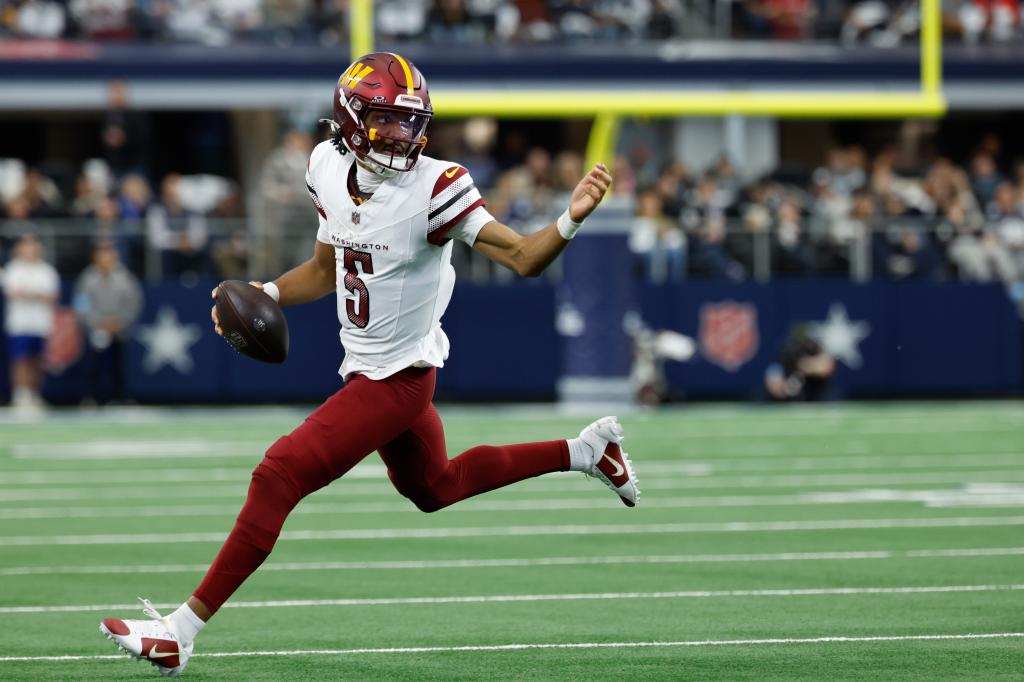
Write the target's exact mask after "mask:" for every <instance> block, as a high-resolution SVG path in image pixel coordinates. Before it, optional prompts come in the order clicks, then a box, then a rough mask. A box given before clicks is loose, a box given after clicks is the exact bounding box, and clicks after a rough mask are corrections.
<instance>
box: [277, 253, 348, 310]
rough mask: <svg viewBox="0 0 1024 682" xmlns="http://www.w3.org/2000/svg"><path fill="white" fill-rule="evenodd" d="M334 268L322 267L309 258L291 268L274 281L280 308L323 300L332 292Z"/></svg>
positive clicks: (334, 284)
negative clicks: (279, 297) (278, 292)
mask: <svg viewBox="0 0 1024 682" xmlns="http://www.w3.org/2000/svg"><path fill="white" fill-rule="evenodd" d="M335 277H336V275H335V272H334V268H333V267H332V268H330V269H327V268H325V267H322V266H321V265H320V264H319V263H318V262H317V261H316V260H315V259H313V258H311V259H309V260H307V261H306V262H305V263H303V264H301V265H299V266H298V267H295V268H292V269H291V270H289V271H288V272H286V273H284V274H283V275H281V276H280V277H278V278H277V279H275V280H274V284H276V285H277V288H278V291H280V292H281V299H280V301H278V303H280V304H281V305H282V306H285V305H297V304H300V303H309V302H310V301H315V300H317V299H318V298H323V297H324V296H326V295H327V294H329V293H331V292H332V291H334V289H335V286H336V279H335Z"/></svg>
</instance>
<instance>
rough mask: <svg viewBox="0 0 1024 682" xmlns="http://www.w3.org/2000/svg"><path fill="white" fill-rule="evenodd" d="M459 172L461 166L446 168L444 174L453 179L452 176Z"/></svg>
mask: <svg viewBox="0 0 1024 682" xmlns="http://www.w3.org/2000/svg"><path fill="white" fill-rule="evenodd" d="M458 172H459V167H458V166H456V167H455V168H452V169H451V170H446V171H445V172H444V176H445V177H446V178H448V179H449V180H451V179H452V178H454V177H455V174H456V173H458Z"/></svg>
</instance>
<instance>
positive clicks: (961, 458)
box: [0, 451, 1024, 487]
mask: <svg viewBox="0 0 1024 682" xmlns="http://www.w3.org/2000/svg"><path fill="white" fill-rule="evenodd" d="M254 461H255V458H254ZM642 466H643V471H644V474H645V475H648V476H649V475H651V474H677V475H683V476H709V475H711V474H722V473H730V472H743V473H757V472H770V473H782V472H790V473H796V472H800V473H803V472H808V471H815V470H824V471H826V472H828V471H836V470H838V471H848V472H855V471H865V470H880V471H884V472H888V473H892V472H893V471H894V470H899V469H925V470H938V469H965V470H972V469H984V468H994V467H1007V466H1009V467H1014V466H1019V467H1021V468H1024V451H1015V452H1002V453H966V452H961V453H947V454H941V455H933V454H903V455H895V454H894V455H871V456H839V455H833V456H819V457H805V456H798V457H792V458H784V457H779V458H778V459H777V460H776V461H766V460H765V458H764V457H759V456H721V457H717V456H715V457H708V458H707V459H703V460H693V459H687V460H682V459H680V460H675V461H666V460H663V459H661V460H655V461H644V462H643V464H642ZM251 472H252V467H236V468H226V467H217V468H210V469H191V468H184V467H175V468H162V469H153V468H145V469H140V468H133V469H115V470H105V471H97V470H96V469H95V467H89V468H85V469H71V470H68V469H64V470H58V471H54V470H46V469H42V470H25V471H5V472H0V487H2V486H23V485H60V484H83V483H100V484H107V485H110V484H117V483H126V484H133V485H134V484H137V483H138V481H139V479H140V477H143V476H144V477H145V479H146V481H148V482H152V483H160V484H177V483H193V482H211V481H233V482H241V481H246V480H248V479H249V475H250V473H251ZM386 474H387V469H386V467H384V466H383V465H382V464H377V463H373V462H368V463H362V464H359V465H358V466H356V467H355V468H354V469H352V470H350V471H349V472H348V473H346V474H345V478H349V479H351V478H383V477H384V476H386Z"/></svg>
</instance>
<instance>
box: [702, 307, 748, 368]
mask: <svg viewBox="0 0 1024 682" xmlns="http://www.w3.org/2000/svg"><path fill="white" fill-rule="evenodd" d="M757 346H758V336H757V308H755V307H754V306H753V305H752V304H750V303H736V302H735V301H722V302H721V303H708V304H706V305H704V306H701V309H700V352H701V355H703V356H704V357H705V358H706V359H707V361H708V362H713V363H714V364H716V365H718V366H719V367H722V368H723V369H726V370H728V371H730V372H735V371H736V370H738V369H739V368H740V367H742V366H743V365H744V364H746V363H747V362H748V361H749V360H750V359H751V358H752V357H754V355H756V354H757Z"/></svg>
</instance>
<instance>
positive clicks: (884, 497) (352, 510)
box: [0, 485, 1024, 521]
mask: <svg viewBox="0 0 1024 682" xmlns="http://www.w3.org/2000/svg"><path fill="white" fill-rule="evenodd" d="M990 488H991V489H990ZM392 497H393V498H394V501H393V502H348V503H338V504H331V503H317V502H309V503H304V504H300V505H299V506H298V507H296V509H295V511H294V512H292V513H293V514H299V515H320V514H325V515H338V514H419V513H421V512H420V511H419V509H417V508H416V507H415V506H413V504H412V503H411V502H409V501H407V500H404V499H399V498H398V496H397V495H392ZM887 503H912V504H924V505H926V506H929V507H943V508H949V507H961V508H963V507H974V508H990V507H1024V486H1020V485H1016V486H1012V485H1006V486H1002V487H1000V488H995V487H991V486H980V485H973V486H972V485H968V486H966V487H962V488H952V489H948V490H899V489H872V490H848V491H819V492H807V493H800V494H797V495H710V496H696V497H695V496H686V497H669V496H663V497H646V498H645V499H644V501H643V507H644V509H719V508H744V507H791V506H792V507H796V506H836V505H857V504H887ZM240 507H241V500H238V501H237V502H235V503H232V504H221V505H209V504H200V505H191V504H173V505H164V506H135V505H132V506H131V507H116V506H111V507H21V506H18V507H9V508H5V507H0V521H11V520H26V519H85V518H109V517H111V516H112V515H116V514H118V513H119V512H126V511H127V512H130V514H131V516H132V517H133V518H153V517H197V516H208V517H221V516H235V515H237V514H238V510H239V509H240ZM590 509H606V510H614V509H616V507H615V506H613V505H611V504H610V503H609V500H608V498H607V497H606V496H604V495H598V496H592V495H588V496H587V497H579V498H570V497H566V498H556V499H513V500H510V499H474V500H468V501H465V502H463V503H461V504H457V505H453V506H452V507H450V508H448V509H447V510H445V514H458V513H471V514H479V513H481V512H517V513H519V512H527V513H528V512H549V511H558V510H590Z"/></svg>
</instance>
